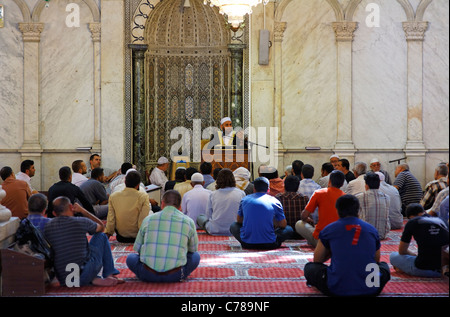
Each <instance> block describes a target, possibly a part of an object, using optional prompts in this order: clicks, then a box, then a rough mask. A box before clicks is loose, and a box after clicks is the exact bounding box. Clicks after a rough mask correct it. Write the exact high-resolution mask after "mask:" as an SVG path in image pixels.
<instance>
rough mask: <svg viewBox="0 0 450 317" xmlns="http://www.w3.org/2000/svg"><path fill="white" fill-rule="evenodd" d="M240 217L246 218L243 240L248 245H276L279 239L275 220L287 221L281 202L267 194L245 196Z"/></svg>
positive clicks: (242, 229) (240, 206)
mask: <svg viewBox="0 0 450 317" xmlns="http://www.w3.org/2000/svg"><path fill="white" fill-rule="evenodd" d="M238 215H239V216H240V217H243V218H244V221H243V223H242V228H241V239H242V241H243V242H245V243H248V244H264V243H274V242H275V241H276V238H277V237H276V234H275V230H274V227H273V220H274V219H275V220H277V221H281V220H283V219H285V216H284V212H283V206H282V205H281V202H280V201H279V200H278V199H276V198H275V197H273V196H270V195H268V194H265V193H254V194H251V195H248V196H245V197H244V198H243V199H242V200H241V203H240V205H239V210H238Z"/></svg>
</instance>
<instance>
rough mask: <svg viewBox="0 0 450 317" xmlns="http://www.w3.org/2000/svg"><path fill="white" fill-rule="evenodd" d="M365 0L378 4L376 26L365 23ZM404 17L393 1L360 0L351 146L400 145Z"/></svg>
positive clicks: (404, 102) (403, 132)
mask: <svg viewBox="0 0 450 317" xmlns="http://www.w3.org/2000/svg"><path fill="white" fill-rule="evenodd" d="M369 3H376V4H378V5H379V7H380V26H379V27H368V26H367V25H366V18H367V16H368V14H369V12H366V11H365V8H366V6H367V5H368V4H369ZM405 20H406V15H405V13H404V11H403V9H402V7H401V6H400V4H399V3H398V2H396V1H390V0H377V1H373V0H363V1H361V3H360V5H359V6H358V8H357V9H356V11H355V15H354V21H357V22H358V23H359V25H358V29H357V30H356V32H355V38H354V41H353V118H352V120H353V121H352V124H353V142H354V144H355V146H356V148H365V149H368V148H369V149H396V148H397V149H398V148H403V147H404V145H405V142H406V137H407V43H406V39H405V33H404V31H403V28H402V22H403V21H405Z"/></svg>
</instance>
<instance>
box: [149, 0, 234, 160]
mask: <svg viewBox="0 0 450 317" xmlns="http://www.w3.org/2000/svg"><path fill="white" fill-rule="evenodd" d="M180 2H181V3H180ZM183 3H185V1H180V0H168V1H163V2H160V3H159V4H158V5H156V7H155V9H154V10H153V11H152V13H151V15H150V16H149V19H148V24H147V26H146V39H147V44H148V50H147V52H146V57H145V62H146V73H147V74H148V75H147V78H146V80H147V82H146V89H147V91H146V96H147V104H146V114H147V120H146V124H147V126H146V131H147V132H146V138H147V140H146V141H147V147H146V149H147V150H146V154H145V156H146V165H147V166H148V167H151V166H154V165H155V163H156V161H157V160H158V158H159V157H160V156H166V157H170V156H171V155H170V154H171V153H170V150H171V147H172V145H173V144H174V143H176V142H178V141H179V139H180V138H181V136H180V137H178V135H177V138H176V139H171V137H170V135H171V132H172V131H173V130H174V129H175V128H177V127H182V128H186V129H189V130H190V137H191V138H198V140H200V138H201V136H200V135H192V133H193V131H194V129H193V123H194V120H195V119H200V120H201V131H203V129H205V128H207V127H210V126H213V127H217V126H218V123H219V121H220V118H222V117H223V116H225V115H228V113H229V109H228V108H229V107H228V104H229V97H228V96H229V58H230V54H229V51H228V46H227V45H228V43H229V30H227V29H226V27H225V22H224V18H223V17H222V16H221V15H220V14H219V13H218V11H217V9H216V8H211V7H210V6H206V5H204V4H203V0H190V1H187V2H186V3H189V4H190V6H189V7H186V6H183V5H182V4H183ZM185 131H186V130H185ZM187 141H189V139H187ZM191 143H192V142H191ZM187 146H192V145H191V144H187ZM191 158H192V151H191Z"/></svg>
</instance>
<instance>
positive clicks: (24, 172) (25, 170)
mask: <svg viewBox="0 0 450 317" xmlns="http://www.w3.org/2000/svg"><path fill="white" fill-rule="evenodd" d="M35 173H36V169H35V168H34V161H32V160H24V161H23V162H22V163H20V172H19V173H17V174H16V179H18V180H21V181H24V182H26V183H27V184H28V186H29V187H30V191H31V194H36V193H38V191H37V190H36V189H34V188H33V186H31V178H32V177H33V176H34V174H35Z"/></svg>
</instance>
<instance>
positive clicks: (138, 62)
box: [128, 44, 147, 179]
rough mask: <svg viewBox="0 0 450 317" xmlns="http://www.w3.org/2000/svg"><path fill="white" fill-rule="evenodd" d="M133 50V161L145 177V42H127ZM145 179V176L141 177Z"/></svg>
mask: <svg viewBox="0 0 450 317" xmlns="http://www.w3.org/2000/svg"><path fill="white" fill-rule="evenodd" d="M128 47H129V48H131V49H132V50H133V53H132V57H133V149H132V155H133V163H134V164H135V165H136V167H137V170H138V171H139V172H140V173H141V176H142V177H145V70H144V68H145V52H146V51H147V45H146V44H129V45H128ZM143 179H145V178H143Z"/></svg>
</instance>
